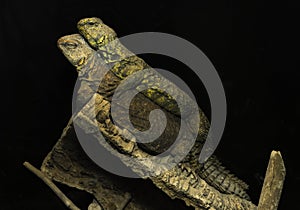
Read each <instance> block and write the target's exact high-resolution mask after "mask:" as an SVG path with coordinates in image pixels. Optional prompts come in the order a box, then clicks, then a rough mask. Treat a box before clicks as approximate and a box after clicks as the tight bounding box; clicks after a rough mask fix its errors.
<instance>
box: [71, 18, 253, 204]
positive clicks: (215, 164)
mask: <svg viewBox="0 0 300 210" xmlns="http://www.w3.org/2000/svg"><path fill="white" fill-rule="evenodd" d="M77 28H78V30H79V32H80V33H81V34H82V35H83V36H84V37H85V39H86V40H87V41H88V43H89V44H90V45H91V46H92V48H94V49H95V50H97V52H98V53H99V54H100V56H101V58H102V59H103V60H104V61H105V62H106V64H109V65H110V66H111V71H112V72H113V73H114V74H115V75H116V76H117V77H118V78H119V79H124V78H126V77H127V76H128V75H132V74H133V73H134V72H137V71H140V70H142V69H146V68H151V67H150V66H149V65H148V64H147V63H146V62H145V61H144V60H143V59H141V58H139V57H138V56H135V55H134V54H133V53H131V52H130V51H129V50H128V49H126V48H125V47H124V46H123V45H122V43H121V42H119V40H118V38H117V34H116V32H115V31H114V30H113V29H112V28H110V27H109V26H107V25H105V24H104V23H103V21H102V20H101V19H99V18H95V17H93V18H84V19H82V20H80V21H79V22H78V24H77ZM108 43H109V44H108ZM173 92H174V91H173ZM142 93H143V94H144V95H145V96H146V97H147V98H150V99H151V100H152V101H154V102H155V103H156V104H158V105H159V106H160V107H162V108H164V109H166V110H168V111H169V112H171V113H173V114H175V115H177V116H179V115H180V113H179V112H180V111H179V109H178V106H176V101H175V100H174V99H173V98H172V97H169V95H168V94H164V93H163V92H162V91H160V89H153V88H152V89H148V90H145V91H142ZM184 97H186V96H184ZM133 103H134V102H133ZM187 104H189V103H187ZM199 116H200V119H201V121H200V126H199V132H198V134H199V135H198V137H197V140H196V143H195V145H194V147H193V148H192V151H191V152H190V153H189V155H188V158H187V161H189V162H190V164H191V165H192V167H193V168H194V169H195V170H196V171H197V173H198V174H199V175H200V176H201V177H202V178H204V179H205V180H206V181H207V182H208V183H209V184H210V185H212V186H214V187H215V188H217V189H218V190H220V191H221V192H224V193H234V194H236V195H238V196H240V197H242V198H246V199H250V198H249V196H248V195H247V193H246V190H247V189H248V185H247V184H246V183H245V182H243V181H241V180H240V179H238V178H236V177H235V176H233V175H232V174H230V172H229V171H228V170H226V169H225V168H224V167H223V166H222V165H221V163H220V161H219V160H218V159H217V158H216V157H215V156H212V157H210V158H209V159H208V161H207V162H205V163H204V164H203V165H201V164H199V162H198V160H197V158H196V157H198V156H199V154H200V151H201V148H202V145H203V144H204V141H205V139H206V137H207V133H208V129H209V121H208V119H207V118H206V116H205V114H204V113H203V112H202V110H201V109H200V108H199ZM133 122H134V121H133ZM173 133H174V130H173ZM166 139H168V138H165V136H164V135H162V136H161V138H159V139H158V140H157V142H164V144H162V143H157V144H160V145H161V147H157V144H153V143H152V144H144V145H141V146H142V148H143V149H146V151H147V152H152V153H153V152H154V153H155V152H156V154H157V153H160V152H162V151H163V149H165V146H167V145H170V144H171V143H172V141H170V142H167V143H166V141H167V140H166ZM169 139H170V138H169ZM153 145H154V146H153Z"/></svg>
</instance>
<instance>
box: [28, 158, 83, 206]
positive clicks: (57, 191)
mask: <svg viewBox="0 0 300 210" xmlns="http://www.w3.org/2000/svg"><path fill="white" fill-rule="evenodd" d="M23 165H24V166H25V167H26V168H27V169H28V170H30V171H31V172H32V173H34V174H35V175H36V176H38V177H39V178H40V179H41V180H43V181H44V182H45V184H46V185H48V186H49V187H50V188H51V189H52V190H53V192H54V193H55V194H56V195H57V196H58V197H59V198H60V200H61V201H62V202H63V203H64V204H65V205H66V206H67V207H68V208H69V209H71V210H80V209H79V208H78V207H77V206H76V205H75V204H74V203H73V202H72V201H71V200H70V199H69V198H68V197H67V196H66V195H65V194H64V193H63V192H62V191H61V190H60V189H59V188H58V187H57V186H56V185H55V184H54V183H53V182H52V181H51V180H50V179H49V178H47V177H46V176H45V174H44V173H42V172H41V171H40V170H38V169H37V168H35V167H34V166H33V165H31V164H30V163H28V162H24V163H23Z"/></svg>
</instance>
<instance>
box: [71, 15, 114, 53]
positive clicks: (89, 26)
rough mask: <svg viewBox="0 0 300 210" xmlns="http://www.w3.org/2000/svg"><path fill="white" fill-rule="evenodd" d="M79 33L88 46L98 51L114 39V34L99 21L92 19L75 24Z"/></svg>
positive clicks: (85, 19)
mask: <svg viewBox="0 0 300 210" xmlns="http://www.w3.org/2000/svg"><path fill="white" fill-rule="evenodd" d="M77 28H78V30H79V32H80V33H81V34H82V35H83V36H84V37H85V38H86V39H87V40H88V42H89V44H90V45H91V46H92V47H93V48H95V49H99V48H101V47H102V46H104V45H106V44H107V43H109V42H111V41H113V40H115V39H116V37H117V34H116V32H115V31H114V30H113V29H111V28H110V27H108V26H107V25H105V24H104V23H103V22H102V20H101V19H99V18H96V17H92V18H84V19H81V20H80V21H79V22H78V23H77Z"/></svg>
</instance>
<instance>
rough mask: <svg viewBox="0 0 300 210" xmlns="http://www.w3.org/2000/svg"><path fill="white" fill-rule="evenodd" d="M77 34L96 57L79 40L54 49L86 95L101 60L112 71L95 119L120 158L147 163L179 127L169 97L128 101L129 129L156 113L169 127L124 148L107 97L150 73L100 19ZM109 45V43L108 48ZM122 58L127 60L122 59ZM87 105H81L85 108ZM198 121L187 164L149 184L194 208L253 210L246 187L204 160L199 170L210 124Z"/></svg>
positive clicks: (148, 94) (157, 94)
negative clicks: (137, 74) (79, 80)
mask: <svg viewBox="0 0 300 210" xmlns="http://www.w3.org/2000/svg"><path fill="white" fill-rule="evenodd" d="M78 28H79V31H80V33H81V34H82V35H83V36H84V37H85V38H86V40H87V41H88V43H89V44H90V45H91V46H92V47H93V48H94V49H96V50H97V52H96V51H94V50H93V49H92V48H91V47H89V45H88V44H86V43H85V41H84V39H83V38H82V37H81V36H80V35H70V36H66V37H63V38H61V39H60V40H59V42H58V46H59V48H60V49H61V50H62V52H63V53H64V54H65V56H66V57H67V58H68V59H69V61H70V62H71V63H72V64H73V65H74V66H76V67H77V70H78V71H79V74H80V75H81V77H82V81H83V82H85V84H84V85H83V86H84V87H85V88H86V91H87V92H88V91H91V90H92V89H93V87H92V86H93V83H94V81H93V79H95V78H91V76H90V75H89V73H90V72H96V71H101V68H104V67H103V66H100V67H99V65H98V63H99V62H98V61H99V60H100V58H101V60H104V61H105V62H106V64H108V65H109V66H110V67H111V68H110V70H109V71H108V72H107V73H106V75H105V77H104V80H102V82H101V83H100V86H99V88H98V90H97V92H98V93H99V94H100V95H98V96H97V97H100V98H101V100H100V101H101V103H104V104H106V105H105V106H104V107H105V108H103V109H99V113H100V114H98V115H97V119H98V121H99V123H100V128H99V129H100V130H101V132H103V134H104V135H105V136H106V137H107V139H109V141H112V142H115V144H118V145H117V147H116V148H117V149H119V150H120V148H123V149H121V150H122V151H121V152H122V153H124V151H125V153H127V154H128V155H130V156H136V157H148V156H149V155H151V154H157V153H160V152H162V151H164V150H165V149H166V148H168V147H169V146H170V145H171V144H172V143H173V141H174V138H176V135H177V132H178V130H179V127H180V112H179V109H178V106H177V103H176V100H174V99H173V97H172V96H173V95H172V96H170V95H168V94H166V93H165V92H164V91H161V90H159V89H153V88H152V89H148V90H146V91H142V92H141V93H139V94H138V95H137V97H135V98H134V100H133V101H132V104H133V105H132V106H131V110H130V117H131V120H132V124H133V125H134V126H135V127H137V128H138V129H140V130H147V129H148V128H149V123H148V114H149V112H150V111H151V110H153V109H157V108H160V109H162V110H163V111H164V113H165V114H166V116H167V118H168V124H167V127H166V130H165V131H164V133H163V134H162V137H160V138H159V139H158V140H156V141H154V142H153V143H148V144H136V143H132V142H131V143H130V142H129V143H125V142H128V140H126V139H123V137H122V135H121V134H120V136H118V129H117V128H116V126H115V125H114V124H113V123H112V122H111V121H110V117H109V115H110V114H109V112H110V108H109V107H110V101H111V97H112V95H113V93H114V90H115V89H116V88H117V86H118V85H119V84H120V82H121V81H122V80H123V79H125V78H126V77H127V76H128V75H132V74H133V73H134V72H137V71H140V70H143V69H146V68H150V67H149V66H148V65H147V64H146V63H145V62H144V61H143V60H142V59H140V58H138V57H137V56H135V55H133V54H132V53H131V52H130V51H128V50H127V49H126V48H125V47H124V46H123V45H122V44H121V43H120V42H119V41H118V39H117V36H116V33H115V32H114V31H113V30H112V29H111V28H109V27H108V26H106V25H104V24H103V23H102V21H101V20H100V19H98V18H87V19H83V20H81V21H80V22H79V23H78ZM108 43H113V46H112V45H109V44H108ZM107 44H108V45H107ZM74 46H76V47H74ZM127 55H130V56H129V57H127ZM145 81H146V78H145ZM89 89H91V90H89ZM137 89H138V87H137ZM173 92H174V93H175V95H176V94H179V95H180V94H183V93H182V91H181V90H178V91H177V90H174V91H173ZM88 100H89V99H85V102H87V101H88ZM85 102H83V103H85ZM101 103H100V104H101ZM83 105H84V104H83ZM99 106H100V105H99ZM85 107H86V104H85ZM141 110H142V111H141ZM121 114H122V113H120V115H121ZM200 119H201V122H200V128H199V133H198V138H197V140H196V143H195V145H194V147H193V149H192V150H191V152H190V153H189V155H188V156H187V158H186V159H184V160H183V161H182V162H181V163H180V164H179V165H178V166H176V167H175V168H173V169H172V170H169V171H168V172H166V173H162V174H159V175H158V176H157V177H153V178H151V179H152V181H153V182H154V183H155V184H156V185H157V186H158V187H159V188H161V189H162V190H163V191H164V192H166V193H167V194H168V195H169V196H171V197H172V198H175V197H177V198H180V199H182V200H184V201H185V202H186V203H187V204H188V205H193V206H194V207H198V208H202V209H255V208H256V207H255V205H253V204H252V203H250V202H248V201H246V200H245V198H246V199H248V195H247V194H246V192H245V189H247V187H248V186H247V185H246V184H245V183H244V182H243V181H241V180H239V179H238V178H236V177H234V176H233V175H231V174H230V173H229V171H227V170H225V168H224V167H222V166H221V164H220V162H219V161H218V160H217V159H216V157H214V156H213V157H211V158H209V159H208V161H207V162H206V163H205V164H204V165H200V164H198V161H197V160H198V156H199V153H200V151H201V148H202V145H203V143H204V141H205V139H206V135H207V131H208V128H209V122H208V120H207V118H206V117H205V115H204V114H203V112H202V111H201V110H200ZM116 142H117V143H116ZM120 142H121V143H120ZM127 144H128V145H127ZM120 145H121V146H120ZM130 145H131V146H130ZM128 148H130V149H128ZM129 165H130V164H129ZM145 167H146V166H145ZM202 179H204V180H205V181H204V180H202ZM206 182H207V183H208V184H209V185H208V184H206ZM223 193H225V194H223ZM236 195H237V196H239V197H241V198H239V197H237V196H236Z"/></svg>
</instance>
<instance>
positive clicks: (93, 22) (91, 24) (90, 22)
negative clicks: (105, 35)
mask: <svg viewBox="0 0 300 210" xmlns="http://www.w3.org/2000/svg"><path fill="white" fill-rule="evenodd" d="M87 24H88V25H90V26H94V25H96V22H95V21H89V22H87Z"/></svg>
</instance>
